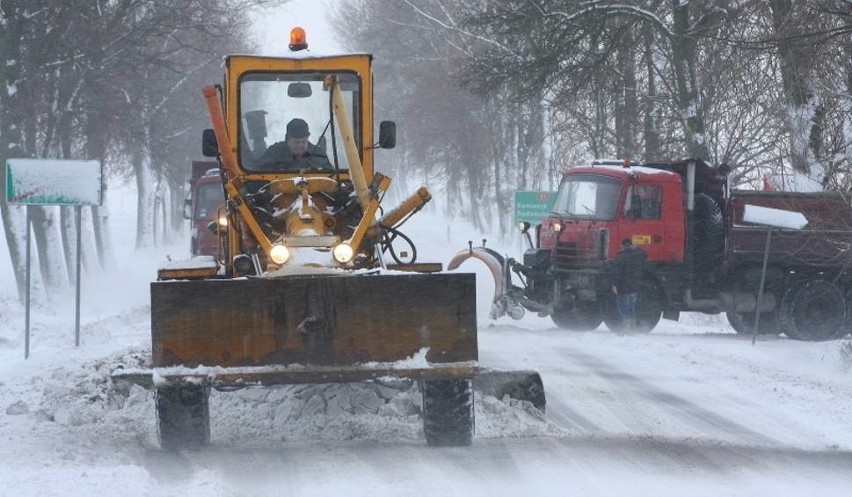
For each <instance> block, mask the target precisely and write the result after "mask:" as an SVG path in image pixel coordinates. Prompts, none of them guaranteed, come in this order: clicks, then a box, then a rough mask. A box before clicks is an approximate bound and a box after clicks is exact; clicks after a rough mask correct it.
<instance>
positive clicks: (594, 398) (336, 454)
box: [0, 306, 852, 497]
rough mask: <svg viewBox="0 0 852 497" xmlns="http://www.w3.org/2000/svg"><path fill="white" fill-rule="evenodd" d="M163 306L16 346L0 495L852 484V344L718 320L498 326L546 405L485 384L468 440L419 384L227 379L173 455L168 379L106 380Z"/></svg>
mask: <svg viewBox="0 0 852 497" xmlns="http://www.w3.org/2000/svg"><path fill="white" fill-rule="evenodd" d="M146 312H147V308H145V307H144V306H142V307H134V308H130V309H127V310H126V311H125V312H123V313H119V314H116V315H111V316H104V317H102V318H100V319H97V320H93V321H91V322H89V323H87V324H86V326H85V327H84V337H85V343H84V345H83V346H82V347H81V348H80V349H76V350H75V349H74V348H73V346H68V345H63V344H62V342H63V341H67V338H68V333H67V331H66V330H64V329H63V328H67V326H64V327H63V326H59V325H58V322H59V320H57V321H55V322H53V323H52V324H51V322H50V320H49V319H42V320H41V321H39V323H38V324H37V326H36V328H35V333H34V337H33V339H34V344H35V346H34V350H33V357H32V358H31V359H29V360H27V361H24V360H23V358H22V354H21V344H20V343H19V341H17V340H15V339H7V340H4V341H3V342H2V344H0V360H2V365H0V371H2V385H0V392H2V394H0V407H2V410H0V440H2V441H3V443H2V444H0V482H2V485H0V496H3V497H7V496H15V497H17V496H36V495H38V496H52V495H62V496H64V495H100V496H103V495H128V496H130V495H133V496H135V495H140V496H148V495H150V496H155V495H156V496H165V495H175V496H182V497H187V496H196V495H197V496H202V495H203V496H211V495H214V496H219V495H221V496H242V495H260V496H265V495H371V496H401V495H441V496H446V495H465V496H470V495H489V496H495V495H496V496H501V495H506V496H515V495H541V496H549V495H664V496H666V495H683V494H687V493H688V494H689V495H707V496H716V495H751V496H753V495H802V496H805V495H821V496H833V495H837V496H840V495H844V496H845V495H848V492H849V483H850V482H852V431H850V429H849V428H850V426H852V382H850V377H849V375H848V374H847V373H845V372H844V371H843V364H844V362H843V360H842V358H841V356H840V352H839V347H838V344H837V342H829V343H820V344H812V343H800V342H793V341H789V340H786V339H783V338H771V339H761V340H758V342H757V343H756V344H754V345H752V344H751V342H750V340H749V339H747V338H743V337H739V336H737V335H734V334H732V333H730V330H729V329H728V328H727V326H726V325H725V324H724V323H723V322H722V321H720V320H718V319H708V318H706V317H700V318H696V319H695V320H694V322H693V323H686V324H678V323H670V322H663V324H662V325H661V326H660V328H659V329H658V330H657V331H655V332H654V333H652V334H650V335H638V336H619V335H615V334H612V333H609V332H607V331H605V330H603V329H602V330H600V331H597V332H593V333H569V332H564V331H560V330H558V329H556V328H554V327H552V326H550V325H549V324H548V323H547V322H546V321H544V320H538V319H536V318H525V319H524V320H523V321H521V322H519V323H511V322H509V323H503V322H501V324H493V323H490V322H485V323H483V325H482V326H481V330H480V349H481V362H482V364H483V365H486V366H491V367H501V368H509V369H535V370H537V371H539V372H540V373H541V375H542V378H543V381H544V383H545V389H546V392H547V401H548V405H547V411H546V413H545V414H541V413H539V412H537V411H535V410H534V409H533V408H531V407H530V406H528V405H523V404H520V403H518V402H510V401H508V399H506V401H505V402H501V401H499V400H497V399H494V398H487V397H481V398H479V399H477V410H476V414H477V431H476V438H475V441H474V445H473V446H472V447H469V448H430V447H427V446H426V445H425V442H424V441H423V440H422V432H421V428H420V422H419V419H418V416H417V406H418V405H419V399H417V398H416V393H413V392H401V393H398V394H396V395H392V394H390V395H389V397H390V398H389V399H384V400H382V401H381V402H382V403H383V404H385V405H384V407H382V408H381V409H380V410H378V411H377V412H373V411H371V410H369V409H366V410H365V412H366V413H365V414H354V412H356V410H357V409H356V407H357V406H356V404H357V403H358V402H360V401H361V400H363V399H365V398H366V399H367V400H365V401H364V402H365V403H366V404H369V403H370V399H369V397H364V395H363V393H362V392H361V393H359V390H358V388H359V387H357V386H352V387H347V388H349V389H344V390H340V388H339V387H322V388H320V389H319V390H310V389H306V387H297V388H296V387H284V388H280V389H250V390H242V391H239V392H228V393H215V394H214V396H213V398H212V400H211V412H212V422H213V443H212V446H211V447H209V448H208V449H205V450H203V451H201V452H183V453H180V454H168V453H163V452H160V451H159V450H158V449H157V444H156V428H155V422H154V410H153V398H152V395H151V393H150V392H148V391H146V390H144V389H141V388H139V387H134V388H132V389H130V390H129V391H122V390H120V389H116V388H115V386H114V385H112V383H111V382H110V381H109V379H108V376H109V372H110V371H111V370H112V369H113V368H115V367H116V366H117V365H118V364H124V365H131V366H132V365H134V364H138V362H139V361H144V360H145V357H146V355H147V350H146V347H147V340H148V336H147V333H148V327H147V315H146ZM332 398H335V399H337V400H336V401H333V402H332V401H330V400H329V399H332ZM341 398H343V399H345V402H342V401H340V399H341ZM358 399H361V400H358ZM373 400H375V398H374V399H373ZM335 402H336V403H337V404H335ZM331 405H337V409H336V412H330V407H329V406H331Z"/></svg>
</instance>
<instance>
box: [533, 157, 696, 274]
mask: <svg viewBox="0 0 852 497" xmlns="http://www.w3.org/2000/svg"><path fill="white" fill-rule="evenodd" d="M682 188H683V186H682V181H681V178H680V176H679V175H678V174H676V173H673V172H671V171H664V170H658V169H652V168H649V167H643V166H632V165H630V164H629V163H628V164H626V165H611V164H601V165H591V166H582V167H573V168H569V169H566V170H565V171H564V175H563V178H562V181H561V183H560V185H559V191H558V193H557V196H556V202H555V204H554V209H553V212H552V213H551V214H550V216H548V217H547V218H546V219H545V220H544V222H543V223H542V225H541V227H540V230H539V244H538V246H539V249H538V250H544V251H549V252H550V253H551V255H552V257H553V263H554V267H556V268H557V269H577V268H584V267H585V268H588V267H601V266H602V265H603V264H604V263H605V262H606V261H608V260H610V259H613V258H615V256H616V255H617V254H618V251H619V249H620V247H621V241H622V240H624V239H630V240H631V241H632V242H633V244H634V245H636V246H639V247H641V248H642V249H643V250H645V252H647V253H648V260H649V261H650V262H673V263H677V262H683V260H684V248H685V245H684V244H685V241H684V229H683V227H684V224H685V213H684V206H683V194H682Z"/></svg>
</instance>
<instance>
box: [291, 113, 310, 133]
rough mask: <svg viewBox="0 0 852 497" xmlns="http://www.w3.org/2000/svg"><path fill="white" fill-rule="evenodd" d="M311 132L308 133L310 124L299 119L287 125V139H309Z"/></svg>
mask: <svg viewBox="0 0 852 497" xmlns="http://www.w3.org/2000/svg"><path fill="white" fill-rule="evenodd" d="M310 134H311V132H310V131H308V123H306V122H305V120H304V119H299V118H298V117H297V118H295V119H292V120H291V121H290V122H289V123H287V138H307V137H308V135H310Z"/></svg>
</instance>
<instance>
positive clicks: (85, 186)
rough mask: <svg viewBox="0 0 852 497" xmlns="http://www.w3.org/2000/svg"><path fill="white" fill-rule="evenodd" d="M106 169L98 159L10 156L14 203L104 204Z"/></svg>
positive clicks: (10, 187) (10, 193) (8, 168)
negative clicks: (103, 193)
mask: <svg viewBox="0 0 852 497" xmlns="http://www.w3.org/2000/svg"><path fill="white" fill-rule="evenodd" d="M102 185H103V170H102V168H101V163H100V162H99V161H96V160H60V159H8V160H7V161H6V202H8V203H9V204H11V205H101V197H102V191H103V187H102Z"/></svg>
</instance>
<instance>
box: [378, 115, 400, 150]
mask: <svg viewBox="0 0 852 497" xmlns="http://www.w3.org/2000/svg"><path fill="white" fill-rule="evenodd" d="M395 146H396V123H395V122H393V121H382V122H381V123H379V148H394V147H395Z"/></svg>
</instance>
